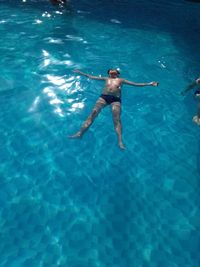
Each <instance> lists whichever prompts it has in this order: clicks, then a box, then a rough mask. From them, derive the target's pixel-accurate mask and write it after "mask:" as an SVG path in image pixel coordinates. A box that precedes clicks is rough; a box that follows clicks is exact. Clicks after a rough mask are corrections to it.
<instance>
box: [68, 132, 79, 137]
mask: <svg viewBox="0 0 200 267" xmlns="http://www.w3.org/2000/svg"><path fill="white" fill-rule="evenodd" d="M81 136H82V135H81V133H80V132H77V133H76V134H73V135H69V136H68V138H81Z"/></svg>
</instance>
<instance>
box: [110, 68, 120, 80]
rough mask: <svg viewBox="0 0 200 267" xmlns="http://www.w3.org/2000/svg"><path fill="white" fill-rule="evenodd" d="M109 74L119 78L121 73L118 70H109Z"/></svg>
mask: <svg viewBox="0 0 200 267" xmlns="http://www.w3.org/2000/svg"><path fill="white" fill-rule="evenodd" d="M109 76H110V77H111V78H117V77H118V76H119V73H118V72H117V71H116V70H110V71H109Z"/></svg>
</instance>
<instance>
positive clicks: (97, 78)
mask: <svg viewBox="0 0 200 267" xmlns="http://www.w3.org/2000/svg"><path fill="white" fill-rule="evenodd" d="M73 72H75V73H78V74H81V75H83V76H85V77H88V78H89V79H92V80H106V77H99V76H93V75H90V74H87V73H84V72H82V71H80V70H73Z"/></svg>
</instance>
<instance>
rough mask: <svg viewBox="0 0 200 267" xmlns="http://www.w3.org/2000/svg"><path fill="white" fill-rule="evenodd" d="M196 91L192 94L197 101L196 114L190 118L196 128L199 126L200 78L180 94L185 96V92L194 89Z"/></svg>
mask: <svg viewBox="0 0 200 267" xmlns="http://www.w3.org/2000/svg"><path fill="white" fill-rule="evenodd" d="M195 87H197V88H196V90H195V92H194V97H195V99H196V100H197V102H198V104H197V114H196V115H195V116H194V117H193V118H192V121H193V122H194V123H196V124H197V125H198V126H200V77H199V78H197V79H196V80H195V81H194V82H193V83H191V84H190V85H189V86H188V87H187V88H186V89H185V90H184V91H182V92H181V94H182V95H186V93H187V92H189V91H190V90H192V89H194V88H195Z"/></svg>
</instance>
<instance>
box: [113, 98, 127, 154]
mask: <svg viewBox="0 0 200 267" xmlns="http://www.w3.org/2000/svg"><path fill="white" fill-rule="evenodd" d="M120 115H121V103H119V102H113V103H112V116H113V122H114V127H115V131H116V134H117V137H118V144H119V147H120V148H121V149H125V146H124V144H123V142H122V125H121V119H120Z"/></svg>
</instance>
